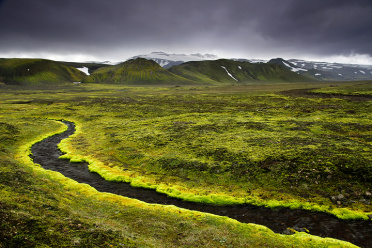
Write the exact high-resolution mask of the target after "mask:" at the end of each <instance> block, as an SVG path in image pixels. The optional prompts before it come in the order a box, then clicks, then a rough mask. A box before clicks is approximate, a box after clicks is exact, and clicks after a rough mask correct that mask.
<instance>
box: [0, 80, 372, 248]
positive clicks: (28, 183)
mask: <svg viewBox="0 0 372 248" xmlns="http://www.w3.org/2000/svg"><path fill="white" fill-rule="evenodd" d="M338 84H339V85H340V86H338V87H332V88H328V86H329V85H327V84H326V83H323V84H317V85H310V84H307V85H304V84H262V85H241V86H229V87H197V88H196V87H152V88H135V87H120V86H117V85H105V86H100V85H90V84H86V85H81V86H75V87H67V88H55V89H53V88H51V89H47V90H40V89H39V90H32V89H18V88H14V87H13V88H11V89H10V88H2V89H1V91H0V99H1V110H0V116H1V123H0V128H1V139H0V144H1V147H0V148H1V150H0V152H1V154H2V156H1V161H0V162H1V163H0V164H1V171H0V173H1V188H0V190H1V195H2V198H1V200H0V204H1V208H0V218H1V220H2V231H1V234H0V236H1V238H2V239H0V240H4V241H2V242H3V243H0V247H1V246H3V247H21V246H24V247H27V246H29V247H32V246H37V245H41V244H44V245H45V247H47V246H51V247H55V246H60V247H69V246H71V244H73V245H75V246H78V247H79V246H80V247H95V246H99V247H151V246H153V247H182V246H185V247H187V246H200V247H210V246H222V247H229V246H231V247H239V246H241V247H242V246H249V245H250V246H252V247H291V246H292V245H294V244H296V246H298V244H299V243H301V245H303V246H304V247H317V246H318V247H324V246H328V245H331V244H336V243H337V242H338V241H335V240H329V239H321V238H317V237H315V236H310V235H308V234H305V233H297V234H295V235H290V236H286V235H280V234H274V233H273V232H271V231H270V230H268V229H267V228H264V227H261V226H256V225H252V224H242V223H239V222H237V221H234V220H230V219H227V218H224V217H216V216H213V215H209V214H204V213H199V212H192V211H187V210H183V209H179V208H175V207H169V206H161V205H151V204H145V203H143V202H139V201H136V200H132V199H128V198H124V197H119V196H114V195H111V194H105V193H97V192H96V191H95V190H94V189H92V188H91V187H89V186H86V185H80V184H77V183H75V182H73V181H72V180H70V179H66V178H64V177H63V176H61V175H60V174H58V173H54V172H47V171H45V170H43V169H41V168H40V167H37V166H35V165H33V163H32V162H31V161H30V160H29V158H28V156H27V150H28V149H29V148H30V146H31V144H32V143H34V142H36V141H37V140H40V139H42V138H45V137H46V136H49V135H51V134H53V133H55V132H56V131H58V130H59V131H63V130H64V128H65V127H64V126H63V125H62V124H60V123H58V122H55V121H53V120H51V119H56V120H61V119H65V120H69V121H73V122H74V123H75V124H76V125H77V128H78V129H77V133H76V134H75V135H73V136H72V137H71V138H69V139H67V140H65V141H63V142H62V143H61V145H60V149H62V150H63V151H65V152H67V154H66V155H64V157H65V158H68V159H71V160H72V161H88V162H90V170H91V171H96V172H98V173H99V174H101V175H102V176H103V177H105V178H106V179H107V180H111V181H126V182H130V183H131V184H132V185H133V186H137V187H146V188H152V189H156V190H157V191H159V192H163V193H167V194H168V195H171V196H174V197H177V198H181V199H185V200H191V201H196V202H203V203H212V204H220V205H221V204H222V205H226V204H237V203H251V204H255V205H261V206H268V207H280V206H287V207H291V208H303V209H309V210H315V211H323V212H328V213H331V214H333V215H336V216H338V217H339V218H344V219H369V216H370V215H371V212H372V207H371V205H370V201H371V193H370V192H371V190H372V189H371V184H370V182H371V179H372V173H371V166H372V163H371V161H372V157H371V155H370V154H371V142H372V139H371V138H372V128H371V127H372V121H371V120H372V118H371V117H372V116H371V99H370V98H369V97H370V96H371V95H370V94H369V93H368V92H369V91H370V90H371V88H372V87H371V84H370V83H367V82H362V83H360V82H359V83H350V82H349V83H344V84H343V83H338ZM306 88H322V89H324V90H323V91H322V89H319V90H313V91H311V92H309V91H301V92H302V95H301V94H299V93H297V94H296V91H293V89H306ZM290 90H292V91H290ZM304 92H307V93H306V94H305V95H306V96H305V95H303V93H304ZM363 92H364V93H363ZM366 92H367V93H366ZM361 94H362V95H363V97H364V98H363V99H361V98H360V99H344V98H343V97H339V95H343V96H355V95H361ZM320 95H323V96H327V97H317V96H320ZM310 233H311V230H310ZM56 240H58V241H56ZM56 242H57V243H56ZM342 245H343V246H345V247H346V246H347V244H346V243H343V244H342Z"/></svg>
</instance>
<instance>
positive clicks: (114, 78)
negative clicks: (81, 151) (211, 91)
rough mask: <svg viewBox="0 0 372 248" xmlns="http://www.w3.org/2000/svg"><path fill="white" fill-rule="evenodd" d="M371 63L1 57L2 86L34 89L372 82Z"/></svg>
mask: <svg viewBox="0 0 372 248" xmlns="http://www.w3.org/2000/svg"><path fill="white" fill-rule="evenodd" d="M371 79H372V65H353V64H340V63H326V62H314V61H305V60H298V59H290V60H284V59H282V58H276V59H271V60H269V61H264V60H253V59H252V60H249V59H220V58H219V57H218V56H216V55H212V54H204V55H202V54H191V55H185V54H167V53H164V52H155V53H151V54H148V55H139V56H135V57H133V58H131V59H129V60H127V61H125V62H122V63H119V64H115V65H110V64H109V63H108V62H105V63H95V62H83V63H79V62H59V61H52V60H46V59H0V84H6V85H26V84H27V85H30V84H31V85H35V84H61V83H71V82H83V83H114V84H125V85H155V84H156V85H192V84H195V85H196V84H198V85H202V84H212V85H218V84H239V83H257V82H261V81H270V82H309V81H345V80H371Z"/></svg>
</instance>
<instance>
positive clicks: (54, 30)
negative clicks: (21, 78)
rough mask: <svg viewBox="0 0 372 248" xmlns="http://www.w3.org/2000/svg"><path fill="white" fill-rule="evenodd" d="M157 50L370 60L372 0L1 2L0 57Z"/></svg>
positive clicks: (119, 56) (80, 57) (122, 56)
mask: <svg viewBox="0 0 372 248" xmlns="http://www.w3.org/2000/svg"><path fill="white" fill-rule="evenodd" d="M155 51H164V52H167V53H187V54H188V53H212V54H216V55H218V56H220V57H224V58H256V59H270V58H276V57H282V58H285V59H290V58H297V59H312V60H323V61H330V62H333V61H338V62H350V63H364V64H372V0H0V57H39V58H49V59H55V60H69V61H90V60H97V61H104V60H110V61H124V60H126V59H128V58H129V57H131V56H134V55H139V54H147V53H151V52H155Z"/></svg>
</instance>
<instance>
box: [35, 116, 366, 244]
mask: <svg viewBox="0 0 372 248" xmlns="http://www.w3.org/2000/svg"><path fill="white" fill-rule="evenodd" d="M63 123H64V124H66V125H67V126H68V130H67V131H65V132H64V133H61V134H57V135H54V136H51V137H49V138H47V139H44V140H43V141H41V142H38V143H36V144H34V145H33V146H32V148H31V151H32V156H31V158H32V159H33V161H34V162H35V163H38V164H40V165H41V166H42V167H43V168H45V169H48V170H53V171H58V172H60V173H62V174H63V175H64V176H66V177H69V178H71V179H73V180H75V181H77V182H79V183H86V184H89V185H91V186H92V187H94V188H95V189H97V190H98V191H101V192H109V193H114V194H117V195H122V196H126V197H130V198H135V199H138V200H141V201H144V202H147V203H157V204H164V205H175V206H177V207H181V208H185V209H190V210H197V211H201V212H207V213H212V214H216V215H221V216H228V217H230V218H233V219H236V220H238V221H240V222H243V223H256V224H260V225H264V226H267V227H268V228H270V229H271V230H273V231H274V232H277V233H283V232H285V231H286V229H287V228H288V227H290V228H294V229H297V230H300V229H301V228H307V229H308V230H309V231H310V233H311V234H313V235H317V236H320V237H331V238H336V239H340V240H345V241H349V242H351V243H353V244H355V245H358V246H361V247H366V248H367V247H372V221H345V220H340V219H338V218H336V217H334V216H332V215H329V214H325V213H318V212H310V211H305V210H291V209H288V208H280V209H276V210H271V209H268V208H263V207H257V206H252V205H236V206H213V205H204V204H198V203H193V202H185V201H182V200H179V199H175V198H170V197H167V196H166V195H165V194H160V193H158V192H156V191H155V190H150V189H142V188H133V187H131V186H130V185H129V184H128V183H123V182H109V181H106V180H104V179H103V178H102V177H101V176H99V175H98V174H97V173H91V172H89V170H88V164H87V163H70V162H69V161H68V160H65V159H58V158H59V157H60V156H61V155H62V153H61V151H60V150H59V149H58V148H57V145H58V143H59V142H61V140H62V139H65V138H67V137H69V136H70V135H71V134H73V133H74V132H75V126H74V124H73V123H72V122H67V121H63Z"/></svg>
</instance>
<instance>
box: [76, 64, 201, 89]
mask: <svg viewBox="0 0 372 248" xmlns="http://www.w3.org/2000/svg"><path fill="white" fill-rule="evenodd" d="M83 83H112V84H124V85H146V84H148V85H152V84H156V85H167V84H168V85H174V84H181V85H185V84H186V85H187V84H194V83H195V82H193V81H191V80H189V79H185V78H182V77H180V76H177V75H174V74H172V73H171V72H169V71H167V70H166V69H164V68H162V67H161V66H160V65H158V64H157V63H156V62H155V61H153V60H147V59H144V58H136V59H130V60H127V61H125V62H123V63H120V64H117V65H112V66H105V67H101V68H99V69H97V70H95V71H93V72H92V74H90V75H89V76H87V77H85V78H84V80H83Z"/></svg>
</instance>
